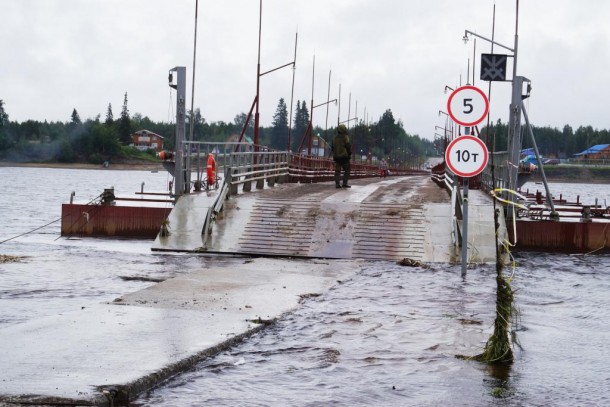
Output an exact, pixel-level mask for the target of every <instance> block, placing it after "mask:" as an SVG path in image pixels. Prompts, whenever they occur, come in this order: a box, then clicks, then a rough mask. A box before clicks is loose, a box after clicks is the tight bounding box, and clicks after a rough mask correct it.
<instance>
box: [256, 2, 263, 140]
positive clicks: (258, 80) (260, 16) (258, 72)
mask: <svg viewBox="0 0 610 407" xmlns="http://www.w3.org/2000/svg"><path fill="white" fill-rule="evenodd" d="M262 22H263V0H260V1H259V13H258V62H257V65H256V111H255V113H254V151H258V124H259V113H258V106H259V104H260V94H259V91H260V84H261V31H262Z"/></svg>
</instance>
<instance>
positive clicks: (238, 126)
mask: <svg viewBox="0 0 610 407" xmlns="http://www.w3.org/2000/svg"><path fill="white" fill-rule="evenodd" d="M247 119H248V115H247V114H245V113H240V114H238V115H236V116H235V118H234V119H233V124H234V129H235V130H234V132H235V133H237V134H238V135H239V134H241V132H242V130H243V128H244V125H245V124H246V120H247ZM245 136H248V137H250V138H252V137H254V118H252V117H251V118H250V121H249V122H248V127H247V128H246V134H245V135H244V137H245ZM242 141H245V140H242Z"/></svg>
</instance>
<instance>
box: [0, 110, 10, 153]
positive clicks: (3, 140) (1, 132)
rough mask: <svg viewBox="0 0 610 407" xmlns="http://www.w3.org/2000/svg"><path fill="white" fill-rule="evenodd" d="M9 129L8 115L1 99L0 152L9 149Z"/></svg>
mask: <svg viewBox="0 0 610 407" xmlns="http://www.w3.org/2000/svg"><path fill="white" fill-rule="evenodd" d="M7 127H8V114H7V113H6V112H5V111H4V101H2V100H1V99H0V150H5V149H7V148H9V145H10V143H9V140H8V137H7V131H6V128H7Z"/></svg>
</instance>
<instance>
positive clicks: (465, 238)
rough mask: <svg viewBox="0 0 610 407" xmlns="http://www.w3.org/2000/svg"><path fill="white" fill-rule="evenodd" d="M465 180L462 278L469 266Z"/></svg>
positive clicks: (466, 189) (465, 183) (468, 131)
mask: <svg viewBox="0 0 610 407" xmlns="http://www.w3.org/2000/svg"><path fill="white" fill-rule="evenodd" d="M464 134H465V135H467V136H468V135H470V127H465V128H464ZM469 179H470V178H465V179H464V189H463V192H462V277H465V276H466V268H467V266H468V181H469Z"/></svg>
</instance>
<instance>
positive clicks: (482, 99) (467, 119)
mask: <svg viewBox="0 0 610 407" xmlns="http://www.w3.org/2000/svg"><path fill="white" fill-rule="evenodd" d="M447 111H448V112H449V116H451V118H452V119H453V121H454V122H456V123H457V124H459V125H461V126H465V127H471V126H474V125H476V124H478V123H480V122H482V121H483V119H485V116H487V112H488V111H489V100H487V96H485V93H483V91H482V90H481V89H479V88H477V87H475V86H470V85H466V86H462V87H459V88H457V89H456V90H454V91H453V92H452V93H451V95H450V96H449V100H448V101H447Z"/></svg>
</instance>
